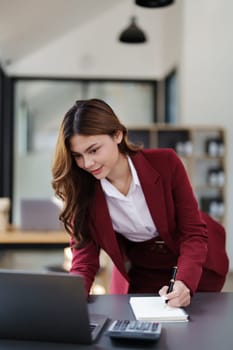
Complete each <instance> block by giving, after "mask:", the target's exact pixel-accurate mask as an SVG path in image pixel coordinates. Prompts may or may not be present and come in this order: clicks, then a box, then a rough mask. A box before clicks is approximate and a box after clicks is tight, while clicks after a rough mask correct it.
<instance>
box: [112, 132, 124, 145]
mask: <svg viewBox="0 0 233 350" xmlns="http://www.w3.org/2000/svg"><path fill="white" fill-rule="evenodd" d="M114 139H115V141H116V143H117V144H118V145H119V143H121V141H122V139H123V132H122V130H117V131H116V132H115V134H114Z"/></svg>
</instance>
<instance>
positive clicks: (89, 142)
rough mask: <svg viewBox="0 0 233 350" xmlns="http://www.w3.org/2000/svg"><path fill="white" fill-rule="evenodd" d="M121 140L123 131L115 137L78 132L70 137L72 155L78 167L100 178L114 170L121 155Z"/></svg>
mask: <svg viewBox="0 0 233 350" xmlns="http://www.w3.org/2000/svg"><path fill="white" fill-rule="evenodd" d="M121 140H122V132H121V131H119V132H118V133H117V134H116V135H115V136H113V137H111V136H109V135H105V134H104V135H91V136H85V135H80V134H76V135H74V136H73V137H71V139H70V150H71V155H72V156H73V157H74V159H75V162H76V164H77V165H78V167H80V168H82V169H84V170H86V171H87V172H89V173H90V174H92V175H93V176H94V177H95V178H97V179H99V180H100V179H103V178H105V177H109V175H110V176H111V173H112V172H114V169H115V167H116V166H117V164H118V162H119V159H120V156H121V154H120V152H119V149H118V144H119V143H120V142H121Z"/></svg>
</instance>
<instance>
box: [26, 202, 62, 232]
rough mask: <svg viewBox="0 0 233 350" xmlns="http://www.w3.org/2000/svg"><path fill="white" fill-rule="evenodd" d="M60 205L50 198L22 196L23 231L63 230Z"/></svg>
mask: <svg viewBox="0 0 233 350" xmlns="http://www.w3.org/2000/svg"><path fill="white" fill-rule="evenodd" d="M60 211H61V210H60V207H59V205H58V203H57V202H55V200H52V199H50V198H22V199H21V201H20V228H21V230H23V231H27V230H33V231H38V230H39V231H43V230H44V231H61V230H64V227H63V225H62V223H61V222H60V221H59V214H60Z"/></svg>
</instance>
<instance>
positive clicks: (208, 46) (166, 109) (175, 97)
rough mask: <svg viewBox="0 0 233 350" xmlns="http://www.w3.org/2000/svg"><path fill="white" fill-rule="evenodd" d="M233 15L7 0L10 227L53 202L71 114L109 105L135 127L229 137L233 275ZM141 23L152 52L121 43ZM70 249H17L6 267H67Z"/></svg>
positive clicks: (184, 2)
mask: <svg viewBox="0 0 233 350" xmlns="http://www.w3.org/2000/svg"><path fill="white" fill-rule="evenodd" d="M232 13H233V3H232V1H231V0H222V1H219V0H195V1H194V0H175V1H174V3H173V4H171V5H169V6H167V7H161V8H144V7H140V6H137V5H136V4H135V1H134V0H85V1H83V0H41V1H40V2H38V1H36V0H10V1H8V0H0V142H1V150H0V178H1V180H0V197H9V198H10V199H11V213H10V221H11V224H12V225H13V226H14V227H21V226H22V225H23V223H22V210H21V204H22V200H23V199H32V200H33V199H35V198H37V199H41V200H42V199H44V198H47V199H50V198H52V196H53V192H52V189H51V186H50V182H51V172H50V169H51V160H52V154H53V149H54V145H55V140H56V137H57V131H58V126H59V123H60V121H61V119H62V117H63V114H64V113H65V111H66V110H67V109H68V108H69V107H70V106H71V104H72V103H73V102H74V100H76V99H81V98H89V97H100V98H103V99H105V100H106V101H107V102H109V103H110V104H111V105H112V107H113V108H114V110H115V111H116V113H117V114H118V115H119V117H120V119H121V120H122V121H123V122H124V123H125V124H126V125H128V126H129V127H131V126H133V127H135V126H136V127H140V125H144V126H146V125H147V126H149V125H151V124H152V123H167V124H168V125H173V126H176V127H179V126H182V127H185V126H187V127H195V126H197V127H202V126H203V127H206V126H207V127H208V126H209V127H211V126H213V125H215V126H218V127H220V128H224V130H225V131H226V137H225V154H224V159H225V163H226V173H225V176H226V181H225V198H224V205H225V209H224V210H225V215H224V225H225V227H226V230H227V250H228V254H229V257H230V267H231V270H233V248H232V247H233V234H232V228H233V216H232V215H231V212H232V211H233V182H232V181H231V173H232V172H233V157H232V154H231V149H232V148H233V118H232V115H231V114H232V110H233V99H232V96H231V95H232V93H231V91H232V88H231V85H232V77H233V65H232V62H233V41H232V38H231V37H232V32H233V22H232ZM132 16H134V17H135V18H136V20H137V22H136V23H137V24H138V26H139V27H140V28H141V29H142V30H143V32H144V33H145V35H146V38H147V41H146V42H145V43H140V44H127V43H122V42H120V41H119V36H120V34H121V33H122V31H123V30H124V29H125V28H126V27H127V26H128V25H129V24H130V20H131V18H132ZM42 229H43V228H42ZM64 234H65V233H64ZM66 245H67V244H66V243H65V242H63V243H62V244H61V246H57V245H54V246H53V254H52V253H51V252H50V250H49V251H46V250H45V248H46V249H47V247H45V245H43V246H42V247H41V246H40V245H37V257H36V254H35V251H36V250H35V249H36V247H35V244H34V245H33V246H32V247H31V248H33V249H34V250H29V249H28V247H30V245H27V250H26V251H24V250H21V251H20V252H21V253H22V254H21V255H20V252H19V250H17V245H15V246H14V249H15V251H14V254H15V255H12V254H13V253H12V252H13V250H12V246H11V255H9V254H8V255H4V254H3V253H4V249H5V248H9V247H10V245H9V244H8V245H5V246H4V248H2V249H1V254H2V261H5V262H6V263H5V265H7V264H9V265H12V266H16V265H17V266H19V267H22V268H24V267H25V266H26V267H27V266H28V265H27V262H28V261H29V260H30V261H32V259H33V258H34V264H35V265H36V266H40V265H41V266H44V265H54V266H59V265H61V264H62V263H63V250H62V249H63V248H64V247H65V246H66ZM41 248H43V249H42V250H39V249H41ZM50 248H51V246H50ZM17 252H18V254H19V255H17ZM50 253H51V254H50ZM25 254H26V255H25ZM17 256H19V257H20V258H19V259H18V258H17ZM216 258H217V257H216ZM9 259H10V260H9ZM0 261H1V259H0ZM12 261H13V262H12ZM5 265H4V266H5Z"/></svg>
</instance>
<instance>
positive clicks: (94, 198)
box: [52, 99, 228, 306]
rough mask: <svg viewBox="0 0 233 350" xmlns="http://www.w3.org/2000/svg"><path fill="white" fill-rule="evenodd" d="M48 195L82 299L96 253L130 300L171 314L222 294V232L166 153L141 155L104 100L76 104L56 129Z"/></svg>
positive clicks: (170, 153) (96, 262)
mask: <svg viewBox="0 0 233 350" xmlns="http://www.w3.org/2000/svg"><path fill="white" fill-rule="evenodd" d="M52 184H53V188H54V190H55V193H56V195H57V196H58V197H60V198H61V199H62V200H63V202H64V207H63V211H62V213H61V215H60V219H61V221H62V222H63V223H64V225H65V228H66V230H67V231H68V232H69V233H70V235H71V237H72V252H73V259H72V268H71V273H76V274H80V275H82V276H83V277H84V281H85V286H86V290H87V293H88V292H89V291H90V288H91V285H92V283H93V280H94V278H95V275H96V273H97V271H98V269H99V253H100V249H103V250H105V251H106V253H107V254H108V255H109V256H110V257H111V259H112V261H113V263H114V265H115V266H116V268H117V269H118V271H119V272H120V274H121V275H122V276H123V277H124V278H125V279H126V280H127V281H128V282H129V290H128V292H129V293H144V292H145V293H156V292H158V291H159V293H160V295H166V292H167V288H168V287H167V284H168V282H169V279H170V274H171V269H172V267H173V266H174V265H177V266H178V272H177V276H176V281H175V284H174V287H173V291H171V292H170V293H168V294H167V295H166V297H167V299H168V303H169V305H171V306H186V305H188V304H189V303H190V300H191V296H192V295H193V293H194V292H195V291H220V290H221V288H222V286H223V284H224V281H225V276H226V273H227V270H228V258H227V255H226V252H225V231H224V229H223V227H222V226H221V225H220V224H218V223H217V222H215V221H214V220H212V219H211V218H210V217H209V216H207V215H206V214H204V213H201V212H200V211H199V209H198V205H197V202H196V200H195V197H194V194H193V191H192V188H191V185H190V182H189V179H188V176H187V174H186V171H185V169H184V167H183V165H182V162H181V161H180V159H179V158H178V156H177V155H176V153H175V152H174V151H173V150H171V149H148V150H144V149H142V148H141V147H139V146H136V145H134V144H132V143H130V142H129V141H128V138H127V130H126V128H125V126H124V125H122V124H121V122H120V121H119V119H118V118H117V116H116V115H115V113H114V112H113V110H112V109H111V107H110V106H109V105H108V104H106V103H105V102H104V101H102V100H98V99H90V100H83V101H77V102H76V103H75V104H74V106H73V107H72V108H71V109H70V110H69V111H68V112H67V113H66V114H65V117H64V119H63V122H62V124H61V127H60V132H59V136H58V140H57V145H56V152H55V157H54V164H53V182H52Z"/></svg>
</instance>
